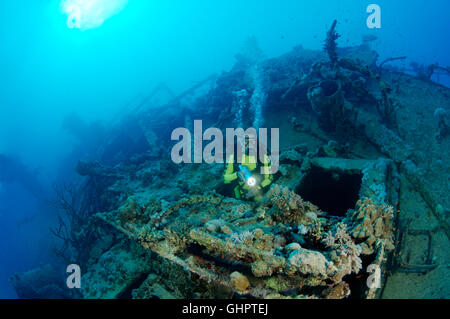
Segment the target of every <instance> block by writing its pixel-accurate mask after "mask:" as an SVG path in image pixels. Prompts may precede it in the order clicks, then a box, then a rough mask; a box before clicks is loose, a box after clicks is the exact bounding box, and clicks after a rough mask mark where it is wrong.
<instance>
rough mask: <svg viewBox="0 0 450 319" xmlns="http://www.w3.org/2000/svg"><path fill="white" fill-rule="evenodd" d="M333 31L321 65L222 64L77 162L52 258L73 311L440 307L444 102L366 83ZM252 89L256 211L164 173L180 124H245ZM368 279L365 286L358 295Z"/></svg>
mask: <svg viewBox="0 0 450 319" xmlns="http://www.w3.org/2000/svg"><path fill="white" fill-rule="evenodd" d="M336 27H337V25H336V23H333V25H332V27H331V29H330V31H329V32H328V34H327V38H326V42H325V51H312V50H307V49H303V48H302V47H300V46H299V47H296V48H294V49H293V50H292V51H291V52H289V53H287V54H285V55H282V56H280V57H278V58H271V59H262V58H259V59H258V62H255V63H253V64H252V65H251V66H249V64H248V63H236V65H235V67H234V68H233V69H232V70H231V71H229V72H224V73H222V74H221V75H218V76H217V75H216V76H212V77H209V78H208V79H207V80H205V81H203V82H201V83H200V84H199V85H196V86H195V87H194V88H192V89H191V90H188V91H186V92H184V93H183V94H181V95H180V96H178V97H174V98H173V99H171V100H170V101H169V102H167V103H166V104H164V105H162V106H157V105H147V106H146V107H142V105H140V106H139V111H138V112H136V113H132V114H129V115H128V116H127V117H126V118H125V119H123V121H122V123H121V124H119V125H118V126H117V127H119V129H118V128H117V127H116V128H115V130H114V131H113V132H111V134H110V136H109V140H108V141H105V143H104V144H103V145H102V147H101V152H100V154H97V157H96V161H89V162H82V161H81V162H80V164H79V165H78V172H79V174H80V175H82V177H81V179H80V182H79V183H80V185H81V186H80V187H79V189H80V192H81V195H79V196H78V197H77V198H76V199H75V200H77V201H78V203H74V205H76V207H78V210H74V209H72V208H73V207H65V208H66V209H69V210H70V211H71V212H72V214H76V216H72V225H70V227H66V231H65V235H64V236H62V235H61V236H60V237H61V238H62V240H63V241H64V244H65V246H64V247H65V248H66V249H64V250H61V249H60V250H59V255H61V256H63V255H64V256H65V260H67V261H70V262H72V263H76V264H79V265H80V266H81V268H82V274H83V275H82V288H81V289H80V291H78V292H77V293H73V295H72V297H74V298H395V297H402V298H407V297H432V298H442V297H448V296H449V295H450V293H449V287H450V285H449V284H448V282H447V280H448V278H449V277H450V276H448V271H449V269H448V265H449V263H450V259H449V252H448V247H449V239H448V236H449V224H448V223H449V213H448V207H450V198H449V194H450V192H449V183H448V178H449V177H448V176H449V165H448V158H449V156H450V154H449V150H450V145H449V144H450V136H449V134H448V132H449V122H450V121H449V120H448V118H449V116H448V114H449V106H450V105H449V101H450V99H449V97H450V90H449V89H448V88H445V87H443V86H440V85H438V84H435V83H433V82H431V81H425V80H423V79H421V78H419V77H414V76H412V75H407V74H404V73H401V72H398V71H396V70H391V69H389V68H388V67H387V66H386V67H385V68H384V69H383V72H382V73H381V67H379V66H378V65H377V57H378V54H377V53H376V52H375V51H373V50H371V49H370V48H369V46H368V45H367V44H363V45H361V46H357V47H345V48H340V47H339V46H338V45H337V42H336V41H337V40H338V38H339V35H338V34H337V32H336V31H335V29H336ZM255 65H257V69H258V74H259V77H258V78H262V79H263V81H262V82H261V83H259V84H255V81H256V80H255V78H254V77H251V76H249V74H251V70H249V68H250V67H252V68H254V67H255ZM262 89H264V96H265V98H264V105H263V107H262V108H261V109H260V111H261V116H262V118H263V119H264V127H268V128H270V127H277V128H280V167H279V172H278V173H277V174H276V175H275V176H274V181H273V183H272V185H271V187H270V189H269V190H268V191H267V193H266V194H265V195H264V197H263V198H262V200H260V201H258V202H248V201H242V200H238V199H235V198H233V197H231V196H230V194H229V193H227V192H226V191H225V189H224V187H223V182H222V173H223V164H206V163H204V164H174V163H173V162H172V161H171V159H170V152H169V151H167V152H165V150H170V147H171V145H172V144H171V139H170V133H171V132H172V130H173V129H175V128H177V127H186V126H187V127H189V125H192V123H193V120H195V119H202V120H203V125H204V127H218V128H221V129H223V128H226V127H232V126H233V125H234V124H235V123H236V122H239V123H242V124H243V125H244V127H245V126H250V125H251V124H252V123H254V122H255V121H256V120H255V115H254V114H252V110H253V108H252V106H251V105H250V104H251V102H250V100H251V98H250V97H251V96H252V95H253V94H254V91H255V90H262ZM147 103H148V101H147ZM236 108H238V109H239V110H238V111H236ZM124 136H126V137H127V138H124ZM124 140H125V141H126V146H125V147H124V145H121V144H120V143H121V142H120V141H124ZM124 150H127V151H128V153H127V156H124V154H125V153H124V152H125V151H124ZM131 150H135V151H133V152H131ZM93 199H95V200H93ZM86 201H89V205H86ZM77 216H81V217H82V218H74V217H77ZM62 219H63V220H64V218H62ZM66 223H67V219H66ZM60 234H61V233H60ZM87 234H89V236H87ZM86 239H88V240H86ZM79 240H84V241H83V242H82V246H80V245H77V244H76V243H80V242H79ZM80 250H82V251H80ZM370 265H372V266H371V267H375V268H376V267H378V269H379V270H380V273H381V282H380V285H379V286H378V287H376V286H371V285H368V284H367V282H368V279H369V277H370V275H371V274H372V273H371V272H370V271H368V269H370V268H369V266H370ZM34 273H36V274H38V273H39V272H36V271H35V272H34ZM31 277H32V276H31V275H30V274H29V273H27V274H18V275H16V276H15V277H14V280H13V284H14V286H15V288H16V290H17V292H18V294H19V296H24V297H39V296H41V297H42V296H45V294H43V292H42V291H43V289H38V288H36V290H35V291H33V292H30V291H29V289H28V290H27V289H24V287H25V286H26V285H25V283H24V281H27V280H28V281H31V280H32V279H30V278H31ZM445 278H447V279H445ZM44 279H45V278H44ZM44 279H43V280H42V282H41V283H40V284H41V286H45V287H48V286H51V282H45V280H44ZM51 279H52V278H49V279H48V280H47V281H50V280H51ZM34 280H36V279H34ZM52 280H53V279H52ZM62 280H64V279H62ZM412 286H414V289H411V288H410V287H412ZM56 287H58V285H56V286H55V289H56ZM61 289H62V288H60V287H58V289H57V290H55V291H56V292H60V291H61ZM47 290H48V289H47ZM56 292H55V293H56ZM52 296H53V295H52ZM60 297H66V296H65V295H64V294H62V293H61V294H60Z"/></svg>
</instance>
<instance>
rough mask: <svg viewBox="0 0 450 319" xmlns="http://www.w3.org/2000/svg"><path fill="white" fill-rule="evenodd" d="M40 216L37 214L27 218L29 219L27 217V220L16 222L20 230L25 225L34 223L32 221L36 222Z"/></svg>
mask: <svg viewBox="0 0 450 319" xmlns="http://www.w3.org/2000/svg"><path fill="white" fill-rule="evenodd" d="M38 216H39V214H38V213H36V214H33V215H31V216H27V217H25V218H22V219H20V220H18V221H17V222H16V226H17V228H20V227H22V226H23V225H26V224H28V223H30V222H32V221H33V220H35V219H36V218H37V217H38Z"/></svg>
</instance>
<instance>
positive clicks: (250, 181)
mask: <svg viewBox="0 0 450 319" xmlns="http://www.w3.org/2000/svg"><path fill="white" fill-rule="evenodd" d="M239 173H240V174H239V175H240V176H241V178H242V180H243V181H244V182H245V183H247V185H248V186H250V187H253V186H255V185H256V179H255V178H254V177H253V176H252V173H251V172H250V170H249V168H248V167H247V166H242V165H239Z"/></svg>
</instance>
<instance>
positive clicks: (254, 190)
mask: <svg viewBox="0 0 450 319" xmlns="http://www.w3.org/2000/svg"><path fill="white" fill-rule="evenodd" d="M242 147H243V150H244V152H243V153H242V159H241V161H240V162H238V161H235V158H234V157H235V156H234V154H232V155H230V156H229V158H228V161H227V163H226V167H225V172H224V174H223V180H224V184H225V185H228V186H230V187H231V188H232V189H233V193H234V196H235V197H236V198H237V199H245V200H253V201H259V200H260V199H262V197H263V196H264V194H265V193H266V191H267V189H268V188H269V186H270V184H271V183H272V180H273V175H272V174H271V170H270V159H269V156H268V155H267V152H266V150H265V152H264V161H263V163H261V162H260V161H258V160H257V158H256V154H257V152H254V153H255V154H254V155H253V154H251V152H250V150H257V148H256V138H254V137H253V136H249V135H245V138H244V143H243V145H242ZM261 168H262V170H261ZM261 172H262V173H261Z"/></svg>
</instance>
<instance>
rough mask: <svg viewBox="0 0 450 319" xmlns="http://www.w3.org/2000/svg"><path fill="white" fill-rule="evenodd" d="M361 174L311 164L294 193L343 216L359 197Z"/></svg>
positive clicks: (323, 208) (325, 209)
mask: <svg viewBox="0 0 450 319" xmlns="http://www.w3.org/2000/svg"><path fill="white" fill-rule="evenodd" d="M361 182H362V174H361V173H354V172H345V171H337V170H327V169H324V168H322V167H319V166H314V165H313V166H312V167H311V169H310V170H309V171H308V172H307V174H306V175H305V176H304V177H303V179H302V181H301V183H300V185H299V186H298V187H297V188H296V193H297V194H299V195H300V196H301V197H302V198H303V199H304V200H307V201H309V202H311V203H313V204H314V205H316V206H318V207H319V208H320V209H321V210H323V211H324V212H326V213H328V214H330V215H333V216H345V213H346V212H347V210H348V209H351V208H354V207H355V205H356V202H357V201H358V199H359V191H360V189H361Z"/></svg>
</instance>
